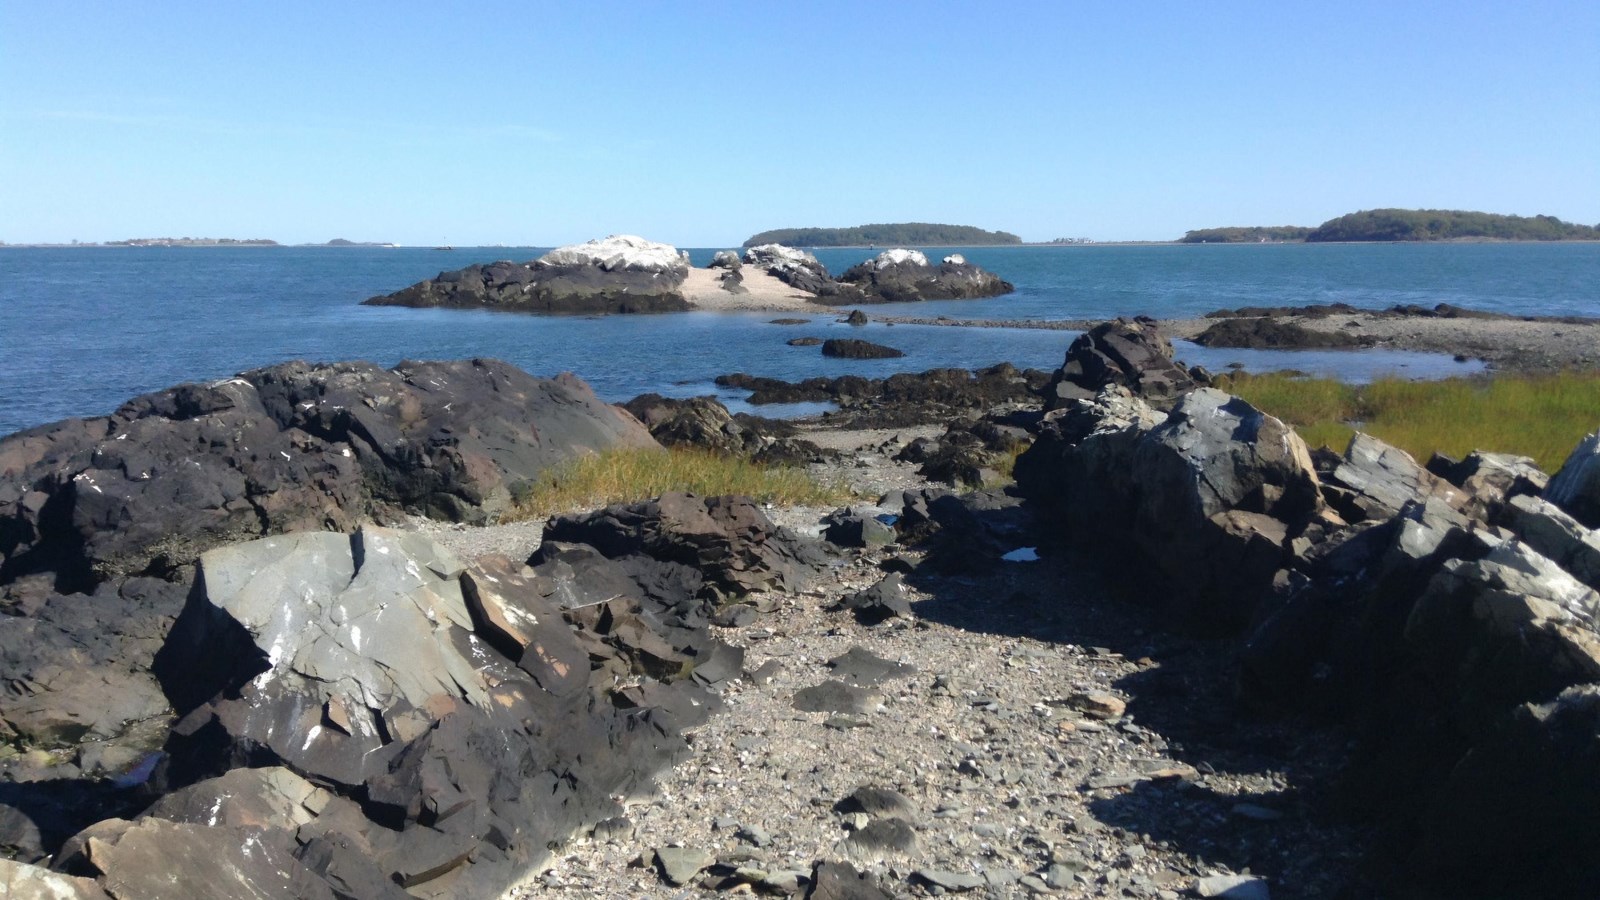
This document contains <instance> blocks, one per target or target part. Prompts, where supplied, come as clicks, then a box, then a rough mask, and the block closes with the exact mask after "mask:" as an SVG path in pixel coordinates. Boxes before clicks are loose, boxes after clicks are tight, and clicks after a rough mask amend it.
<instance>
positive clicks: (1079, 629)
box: [415, 428, 1376, 900]
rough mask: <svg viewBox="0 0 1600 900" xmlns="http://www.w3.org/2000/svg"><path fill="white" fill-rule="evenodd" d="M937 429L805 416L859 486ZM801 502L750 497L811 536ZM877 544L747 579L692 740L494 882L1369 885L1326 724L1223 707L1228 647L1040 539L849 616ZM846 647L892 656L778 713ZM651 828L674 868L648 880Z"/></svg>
mask: <svg viewBox="0 0 1600 900" xmlns="http://www.w3.org/2000/svg"><path fill="white" fill-rule="evenodd" d="M939 430H940V429H937V428H928V429H896V430H893V431H879V432H829V431H821V432H818V433H816V434H812V435H807V436H808V437H811V438H812V439H813V440H817V441H818V442H819V443H826V444H827V445H828V446H833V447H836V448H840V449H845V450H847V451H854V452H853V453H851V454H849V455H847V456H846V458H845V459H844V460H843V461H841V462H838V463H832V464H829V465H827V466H822V467H817V469H816V472H817V474H818V475H819V476H821V477H833V478H841V479H845V480H846V481H848V482H850V483H852V484H854V485H855V486H857V487H858V488H859V489H862V490H863V491H864V492H866V493H869V494H870V493H876V492H882V491H886V490H890V489H894V488H905V487H914V486H920V485H921V484H922V483H923V482H922V481H921V479H919V478H918V477H917V476H916V475H915V473H914V471H913V469H912V467H910V466H908V465H905V464H901V463H894V462H892V461H890V460H889V459H888V458H887V456H886V455H885V454H883V453H881V452H878V451H877V450H875V449H874V448H881V447H884V446H885V445H888V446H890V447H892V446H895V445H897V444H899V443H902V442H904V441H906V440H909V439H910V438H912V437H914V436H916V435H918V434H926V433H935V432H937V431H939ZM827 511H828V510H825V509H817V508H779V509H772V510H769V511H768V512H769V515H771V516H772V517H773V519H774V520H775V521H777V522H779V523H780V524H785V525H789V526H791V527H795V528H798V529H800V530H802V531H808V532H811V533H815V532H816V531H817V525H818V521H819V519H820V518H821V516H822V515H824V514H825V513H826V512H827ZM415 525H416V527H418V528H419V529H420V530H426V531H428V532H429V533H431V534H432V535H433V536H434V537H435V538H436V539H438V540H440V541H441V542H442V543H444V544H446V545H447V546H449V547H451V548H452V549H454V550H456V551H457V552H460V553H462V554H464V555H468V556H472V555H477V554H480V553H485V552H509V553H512V554H518V555H522V554H526V553H529V552H531V551H532V549H533V548H534V547H536V546H537V544H538V534H539V529H540V528H541V527H542V522H523V523H516V524H513V525H507V526H498V527H494V528H459V527H450V526H439V525H437V524H435V523H427V522H424V521H422V520H419V521H418V522H417V523H415ZM898 550H899V548H889V549H888V551H886V552H887V553H895V552H898ZM884 555H885V552H861V553H857V554H855V555H853V556H850V557H847V558H845V559H843V560H841V561H840V562H839V564H837V565H836V566H835V567H834V568H833V569H832V570H830V571H828V572H826V573H824V574H823V575H822V576H820V578H819V579H818V580H817V582H816V583H815V584H814V585H812V586H811V588H810V589H808V590H805V591H802V592H799V593H795V594H786V595H777V594H773V595H767V596H763V597H758V598H756V599H757V600H758V601H759V602H761V603H763V604H769V605H771V606H773V607H775V609H774V611H772V612H770V613H767V614H765V615H763V616H761V618H760V619H759V620H758V621H757V622H756V623H755V624H753V625H751V626H747V627H742V628H733V629H718V632H719V634H718V636H719V637H720V638H721V639H722V640H724V641H726V642H728V643H730V644H733V645H736V646H739V647H743V648H745V650H746V660H745V663H746V665H745V668H746V673H747V674H746V677H745V678H744V679H742V680H739V681H736V682H733V683H731V684H730V685H728V686H726V687H725V688H723V689H722V694H723V699H724V701H725V710H724V711H723V712H721V713H719V714H717V715H716V716H714V717H713V718H712V719H711V721H710V722H708V723H707V724H706V725H704V726H701V727H700V728H699V729H697V730H696V731H694V732H693V733H692V734H691V735H690V740H691V745H692V748H693V753H692V755H691V756H690V757H689V758H688V759H686V760H685V761H684V762H683V763H681V764H680V765H678V766H676V767H675V768H673V769H672V770H670V771H667V772H663V773H661V775H660V776H659V778H658V785H659V791H658V792H656V793H655V794H653V795H650V796H645V797H638V798H629V799H627V800H626V801H625V802H626V803H627V805H628V812H627V815H626V816H625V817H624V819H623V820H620V821H611V822H607V823H603V824H602V826H601V827H600V828H599V830H598V831H597V832H596V833H594V834H584V835H578V836H574V838H573V839H572V840H571V841H569V842H568V843H567V844H565V845H563V846H560V847H558V848H554V849H553V853H552V858H551V859H550V860H549V861H548V863H547V864H546V865H545V867H544V868H542V869H541V870H540V871H538V872H533V873H530V874H529V876H528V878H527V879H526V881H525V882H524V883H523V884H522V885H521V886H519V887H517V888H515V889H513V890H512V891H511V892H509V893H508V894H507V895H506V897H507V898H512V900H530V898H580V897H583V898H590V897H618V898H621V897H638V898H696V897H710V896H714V895H717V894H726V893H729V892H738V893H750V892H752V891H753V890H758V885H759V890H758V892H761V893H767V892H770V891H772V890H773V889H776V888H785V887H794V886H796V885H798V887H799V889H800V890H802V891H803V890H804V884H805V882H804V878H805V877H806V876H808V875H809V874H810V873H811V871H812V867H813V865H814V864H816V863H818V862H824V861H830V862H841V861H842V862H850V863H852V864H853V865H855V866H856V867H857V868H858V869H861V870H863V871H867V872H870V873H872V874H873V876H874V877H876V878H877V879H878V880H879V882H880V884H881V885H882V886H883V887H884V888H885V889H886V890H887V891H889V893H890V894H891V895H893V896H902V897H920V896H933V895H939V894H944V893H953V892H962V893H964V895H965V896H969V897H985V898H1010V897H1033V896H1059V897H1072V898H1076V897H1149V898H1172V897H1180V896H1193V895H1195V894H1196V893H1197V892H1198V891H1199V890H1200V887H1201V884H1202V880H1203V879H1209V880H1208V881H1205V886H1206V887H1207V889H1216V888H1218V887H1219V886H1221V885H1225V884H1227V883H1231V882H1229V881H1227V880H1226V879H1232V880H1233V881H1239V880H1245V881H1251V880H1254V879H1260V884H1259V885H1257V888H1261V887H1265V888H1269V889H1270V896H1271V897H1273V898H1278V900H1284V898H1302V897H1303V898H1313V897H1344V898H1357V897H1371V896H1376V895H1375V894H1374V893H1373V892H1371V891H1370V890H1369V889H1368V888H1367V887H1366V886H1365V884H1364V882H1363V878H1362V874H1361V869H1360V866H1359V860H1360V858H1361V856H1362V854H1363V852H1364V850H1365V848H1366V847H1367V846H1368V845H1369V843H1370V839H1369V836H1368V835H1367V834H1366V833H1364V832H1363V831H1362V830H1360V829H1358V828H1355V827H1353V826H1349V825H1346V824H1343V823H1341V822H1340V821H1339V820H1338V819H1337V818H1335V817H1334V816H1332V815H1331V814H1330V813H1329V812H1328V809H1329V807H1330V806H1331V805H1332V804H1331V802H1330V800H1331V791H1332V788H1331V785H1332V784H1333V783H1334V773H1335V772H1336V771H1337V769H1338V767H1339V765H1340V763H1341V762H1342V756H1341V754H1342V752H1343V749H1344V746H1345V745H1344V743H1343V741H1342V739H1339V738H1337V737H1335V736H1332V735H1329V734H1326V733H1321V732H1318V731H1316V730H1315V729H1313V728H1311V727H1309V726H1307V725H1305V724H1303V723H1282V722H1276V723H1274V722H1254V721H1250V720H1248V719H1246V718H1243V717H1241V716H1240V715H1239V714H1238V713H1237V711H1236V710H1235V708H1234V704H1233V701H1232V699H1231V695H1232V691H1231V688H1230V672H1229V669H1228V663H1227V660H1228V659H1229V657H1230V648H1229V647H1227V646H1225V645H1222V644H1218V643H1210V642H1204V641H1195V640H1190V639H1186V638H1181V637H1176V636H1173V635H1169V634H1166V633H1164V632H1163V631H1162V630H1161V629H1160V628H1159V622H1157V621H1155V620H1154V619H1153V618H1152V614H1151V613H1150V612H1149V611H1148V610H1147V609H1146V608H1145V607H1144V606H1142V605H1141V604H1139V603H1137V602H1132V603H1130V602H1125V601H1124V602H1116V601H1113V600H1112V599H1110V597H1111V592H1110V591H1109V590H1108V589H1107V587H1106V585H1105V584H1104V583H1103V582H1102V581H1101V580H1100V577H1099V576H1098V575H1096V574H1095V572H1094V570H1093V568H1092V567H1091V566H1090V565H1088V564H1087V563H1085V562H1084V561H1082V560H1078V559H1075V558H1072V557H1070V556H1057V555H1051V554H1050V553H1049V552H1048V550H1047V551H1046V552H1045V554H1044V555H1043V556H1042V557H1041V558H1039V559H1037V560H1036V561H1031V562H1012V563H1006V564H1004V565H1002V566H1001V567H1000V569H999V570H997V571H995V572H992V573H989V574H984V575H979V576H964V577H938V576H931V575H924V574H921V573H916V574H912V575H909V576H907V588H906V590H907V596H908V599H910V600H911V605H912V608H913V611H914V617H913V618H911V619H903V618H896V619H890V620H889V621H888V622H886V623H883V624H879V625H873V626H867V625H863V624H861V623H859V622H857V621H856V619H855V618H854V617H853V616H852V615H851V614H849V613H848V612H844V611H839V610H836V609H834V608H833V607H835V606H836V604H838V602H839V601H840V600H841V599H842V598H844V597H846V596H848V595H850V594H852V593H854V592H856V591H859V590H861V589H863V588H866V587H868V586H871V585H872V584H874V583H876V582H877V581H878V580H879V579H880V578H882V577H883V571H882V570H881V569H880V568H879V565H878V564H879V563H881V562H882V561H883V557H884ZM852 650H856V651H865V652H867V653H870V654H872V655H873V656H874V657H877V658H879V659H882V660H887V661H890V662H893V663H899V664H901V665H902V666H903V668H900V669H898V670H897V671H894V672H892V673H890V674H888V675H886V676H884V677H882V678H881V680H879V681H877V682H876V683H870V680H869V679H858V681H860V682H861V683H863V684H865V687H864V688H858V689H857V690H855V691H854V692H846V693H847V694H848V696H845V697H843V698H842V700H841V699H840V698H835V700H836V701H839V702H836V703H835V704H834V705H835V706H836V707H837V708H838V709H845V710H847V711H845V712H839V711H803V710H801V709H798V708H797V707H796V702H797V701H796V697H797V695H798V694H800V693H801V692H802V691H804V690H805V689H807V688H814V687H817V686H819V685H823V684H824V683H826V682H835V681H838V680H839V677H838V676H836V675H835V673H834V672H833V671H832V670H831V669H830V668H829V666H828V661H829V660H833V659H836V658H837V657H839V656H841V655H842V654H845V653H847V652H850V651H852ZM862 787H870V788H877V789H881V790H880V791H879V792H878V793H876V794H872V795H871V796H870V797H868V799H869V800H874V798H876V799H875V800H874V802H872V803H869V804H868V808H870V809H871V810H872V811H871V812H861V811H852V807H851V805H850V803H849V801H848V800H847V798H850V797H851V796H852V795H853V794H855V792H856V791H857V789H858V788H862ZM885 790H886V791H892V792H893V793H892V794H887V793H883V791H885ZM858 796H859V795H858ZM886 798H887V799H886ZM841 801H845V803H844V805H842V806H841V805H840V804H841ZM891 801H892V804H899V808H898V809H894V808H891V807H892V804H891ZM890 819H900V820H901V822H904V824H901V823H900V822H894V821H888V820H890ZM671 848H678V850H677V851H674V850H673V849H671ZM657 849H666V853H665V854H664V856H666V857H672V856H673V855H674V854H675V853H676V856H677V857H679V858H688V859H690V860H691V862H689V863H688V864H687V866H688V870H689V871H690V872H693V871H694V870H696V869H697V868H698V872H697V873H696V874H679V876H678V877H679V878H680V880H681V882H682V883H678V884H673V883H669V882H668V881H667V880H666V878H665V876H664V875H663V873H662V870H661V867H660V866H658V865H657V864H656V861H657V856H656V851H657ZM701 863H707V864H708V865H707V866H705V867H704V868H699V867H700V864H701ZM763 878H765V882H764V883H763V882H762V879H763ZM1219 879H1222V880H1219ZM1247 890H1248V888H1247ZM1242 896H1266V895H1265V894H1250V895H1242Z"/></svg>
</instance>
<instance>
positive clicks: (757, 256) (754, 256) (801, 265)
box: [744, 244, 850, 303]
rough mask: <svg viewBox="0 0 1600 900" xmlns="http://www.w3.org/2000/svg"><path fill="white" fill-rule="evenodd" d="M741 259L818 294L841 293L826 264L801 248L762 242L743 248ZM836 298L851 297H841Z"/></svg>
mask: <svg viewBox="0 0 1600 900" xmlns="http://www.w3.org/2000/svg"><path fill="white" fill-rule="evenodd" d="M744 261H745V264H746V265H749V266H753V267H755V268H757V269H760V270H761V271H763V272H766V273H767V274H768V275H771V276H772V277H774V278H776V279H778V280H779V281H781V282H783V283H784V284H787V285H789V286H790V287H793V288H798V289H799V290H802V291H805V292H807V293H811V294H816V295H817V296H818V297H819V298H821V297H828V298H833V297H839V296H840V289H839V284H838V282H836V281H834V280H833V275H832V274H830V273H829V272H828V267H827V266H825V265H823V264H822V263H820V262H818V261H817V258H816V257H815V256H812V255H811V254H810V253H807V252H806V251H804V250H797V249H795V248H793V247H785V246H783V245H782V244H761V245H759V246H756V247H751V248H750V249H748V250H746V251H744ZM829 302H831V301H829ZM838 302H841V303H845V302H850V301H849V300H844V299H840V300H839V301H838Z"/></svg>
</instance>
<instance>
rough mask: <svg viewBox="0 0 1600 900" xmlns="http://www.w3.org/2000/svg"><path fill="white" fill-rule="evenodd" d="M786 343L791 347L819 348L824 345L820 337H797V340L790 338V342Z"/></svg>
mask: <svg viewBox="0 0 1600 900" xmlns="http://www.w3.org/2000/svg"><path fill="white" fill-rule="evenodd" d="M784 343H785V344H788V345H789V346H791V347H818V346H821V345H822V338H819V337H797V338H790V339H789V340H787V341H784Z"/></svg>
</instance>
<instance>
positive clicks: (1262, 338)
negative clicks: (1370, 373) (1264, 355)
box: [1194, 318, 1372, 350]
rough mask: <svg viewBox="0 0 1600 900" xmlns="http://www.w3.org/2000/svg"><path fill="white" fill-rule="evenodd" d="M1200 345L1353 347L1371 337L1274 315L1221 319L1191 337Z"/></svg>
mask: <svg viewBox="0 0 1600 900" xmlns="http://www.w3.org/2000/svg"><path fill="white" fill-rule="evenodd" d="M1194 342H1195V343H1196V344H1199V345H1200V346H1202V347H1248V348H1254V349H1263V350H1312V349H1321V350H1328V349H1339V350H1344V349H1356V348H1359V347H1366V346H1370V345H1371V344H1372V340H1371V339H1370V338H1366V337H1363V336H1359V335H1354V334H1350V333H1349V332H1346V331H1317V330H1314V329H1311V328H1306V327H1305V326H1303V325H1296V324H1295V323H1293V322H1282V321H1279V320H1278V319H1274V318H1261V319H1223V320H1221V321H1219V322H1217V323H1216V324H1214V325H1212V326H1211V327H1209V328H1207V329H1206V330H1205V331H1203V332H1201V333H1200V334H1199V335H1197V336H1196V337H1195V339H1194Z"/></svg>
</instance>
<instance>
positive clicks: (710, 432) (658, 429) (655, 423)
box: [622, 394, 828, 464]
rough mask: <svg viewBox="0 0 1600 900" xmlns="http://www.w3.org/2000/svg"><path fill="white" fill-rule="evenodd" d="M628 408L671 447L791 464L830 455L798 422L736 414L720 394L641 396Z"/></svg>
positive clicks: (664, 443)
mask: <svg viewBox="0 0 1600 900" xmlns="http://www.w3.org/2000/svg"><path fill="white" fill-rule="evenodd" d="M622 408H623V409H626V410H627V411H628V412H630V413H632V414H633V416H634V418H636V419H638V420H639V421H640V422H643V423H644V425H645V427H646V428H648V429H650V435H651V436H652V437H654V438H655V439H656V440H657V441H659V442H660V443H661V444H662V446H666V447H694V448H697V449H701V450H710V451H712V452H715V453H721V454H725V455H728V456H738V457H743V458H747V459H751V460H754V461H756V462H759V463H763V464H789V463H797V462H805V461H809V460H813V459H818V458H821V457H825V456H827V455H828V454H827V453H825V452H824V451H823V450H822V448H820V447H818V446H817V445H816V444H813V443H812V442H810V441H807V440H803V439H801V438H798V437H796V436H795V434H796V429H795V427H794V426H793V425H790V424H789V423H787V422H784V421H781V420H778V419H763V418H761V417H759V416H751V415H747V414H744V413H740V414H739V415H732V414H730V413H729V412H728V408H727V407H725V406H723V405H722V404H721V403H720V402H718V401H717V399H716V398H715V397H690V398H687V399H677V398H673V397H663V396H661V395H660V394H641V395H639V396H637V397H635V398H633V399H632V400H629V401H628V402H627V403H625V404H623V407H622Z"/></svg>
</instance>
